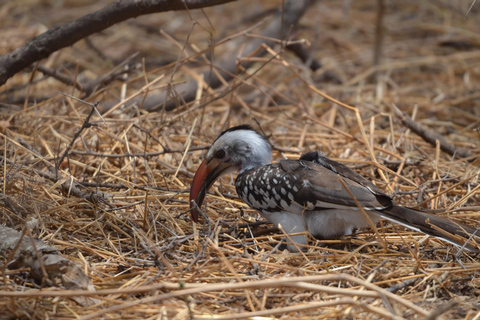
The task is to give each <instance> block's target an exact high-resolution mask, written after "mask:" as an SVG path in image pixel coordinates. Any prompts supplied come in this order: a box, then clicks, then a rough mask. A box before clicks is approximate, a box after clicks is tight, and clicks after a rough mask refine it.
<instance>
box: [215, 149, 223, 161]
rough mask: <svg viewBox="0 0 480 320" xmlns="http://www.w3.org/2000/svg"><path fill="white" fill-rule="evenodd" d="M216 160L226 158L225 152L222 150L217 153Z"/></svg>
mask: <svg viewBox="0 0 480 320" xmlns="http://www.w3.org/2000/svg"><path fill="white" fill-rule="evenodd" d="M215 158H217V159H223V158H225V150H223V149H220V150H218V151H217V152H215Z"/></svg>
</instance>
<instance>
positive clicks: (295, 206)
mask: <svg viewBox="0 0 480 320" xmlns="http://www.w3.org/2000/svg"><path fill="white" fill-rule="evenodd" d="M271 160H272V147H271V145H270V143H269V142H268V140H267V139H266V138H264V137H263V136H262V135H260V134H259V133H258V132H257V131H255V130H253V129H252V128H251V127H250V126H248V125H241V126H237V127H233V128H230V129H228V130H226V131H224V132H222V133H221V134H220V135H219V136H218V137H217V139H216V140H215V141H214V142H213V144H212V146H211V148H210V150H209V151H208V153H207V156H206V158H205V160H204V161H203V162H202V164H201V165H200V167H199V168H198V170H197V172H196V174H195V177H194V178H193V181H192V186H191V190H190V206H191V214H192V219H193V220H194V221H195V222H197V221H198V210H199V208H200V206H201V205H202V202H203V200H204V198H205V194H206V192H207V190H208V189H209V187H210V186H211V185H212V184H213V182H214V181H215V180H216V179H217V178H218V177H219V176H220V175H221V174H224V173H228V172H233V171H239V172H240V173H239V175H238V177H237V179H236V181H235V186H236V189H237V193H238V195H239V196H240V198H241V199H242V200H243V201H245V202H246V203H247V204H248V205H249V206H250V207H251V208H253V209H255V210H257V211H258V212H259V213H260V214H261V215H262V216H263V217H264V218H265V219H267V220H268V221H269V222H271V223H273V224H274V225H275V226H278V225H279V224H280V225H281V227H282V228H283V230H284V231H285V232H286V233H287V234H291V233H296V232H304V231H308V232H310V233H311V234H312V235H313V236H314V237H316V238H319V239H332V238H336V237H339V236H342V235H346V234H351V233H352V232H353V231H354V230H355V229H358V228H364V227H368V226H369V225H370V224H369V221H368V220H367V219H366V218H365V214H363V213H362V212H361V211H360V209H359V207H358V205H357V204H356V202H355V200H357V201H358V203H359V204H360V205H361V206H362V207H363V209H364V212H366V214H367V215H368V217H369V218H370V220H371V222H373V223H377V222H378V221H379V219H380V218H385V219H387V220H390V221H394V222H397V223H399V224H401V225H404V226H407V227H409V228H411V229H413V230H416V231H421V232H423V233H426V234H429V235H433V236H436V237H439V238H442V239H444V240H446V241H448V242H450V243H453V244H456V245H460V246H461V245H463V244H464V243H465V242H466V241H467V239H469V237H470V236H471V235H472V234H475V232H476V230H475V229H474V228H471V227H469V226H465V225H461V224H458V223H455V222H453V221H451V220H448V219H445V218H441V217H437V216H435V215H432V214H428V213H425V212H421V211H416V210H413V209H409V208H405V207H401V206H398V205H396V204H394V203H393V201H392V199H391V198H390V196H388V195H387V194H385V193H384V192H383V191H382V190H380V189H379V188H378V187H377V186H375V185H374V184H373V183H371V182H370V181H368V180H367V179H365V178H364V177H362V176H360V175H359V174H357V173H355V172H354V171H353V170H351V169H350V168H348V167H347V166H345V165H343V164H341V163H338V162H336V161H333V160H331V159H328V158H327V157H324V156H323V155H321V154H320V153H318V152H309V153H306V154H304V155H302V157H301V158H300V159H298V160H280V161H279V162H278V163H271ZM340 179H341V180H343V184H342V182H341V181H340ZM347 188H348V190H347ZM352 196H353V197H352ZM354 198H355V199H354ZM479 233H480V232H479ZM291 239H292V241H293V242H295V243H296V244H297V245H305V244H306V243H307V239H306V237H305V236H304V235H296V236H291ZM471 240H472V239H471ZM466 247H467V249H469V250H471V251H478V246H477V245H476V244H475V242H474V241H473V242H472V241H470V242H468V243H467V245H466ZM288 248H289V249H290V250H292V251H296V247H295V246H294V245H288Z"/></svg>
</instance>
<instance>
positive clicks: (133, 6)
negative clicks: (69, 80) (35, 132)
mask: <svg viewBox="0 0 480 320" xmlns="http://www.w3.org/2000/svg"><path fill="white" fill-rule="evenodd" d="M232 1H235V0H117V1H115V2H114V3H112V4H110V5H108V6H106V7H104V8H102V9H100V10H98V11H95V12H93V13H91V14H88V15H86V16H83V17H81V18H79V19H77V20H75V21H72V22H70V23H67V24H65V25H62V26H58V27H54V28H53V29H50V30H48V31H47V32H45V33H42V34H41V35H39V36H37V37H35V38H33V39H32V40H30V41H29V42H27V43H26V44H25V45H23V46H22V47H20V48H18V49H16V50H15V51H13V52H11V53H9V54H6V55H4V56H1V57H0V86H1V85H3V84H5V82H7V80H8V79H9V78H11V77H13V76H14V75H15V74H16V73H18V72H20V71H22V70H23V69H25V68H27V67H28V66H30V65H31V64H32V63H34V62H36V61H38V60H41V59H44V58H46V57H48V56H49V55H50V54H52V53H53V52H55V51H57V50H60V49H62V48H65V47H68V46H70V45H72V44H74V43H75V42H77V41H79V40H81V39H83V38H85V37H88V36H89V35H91V34H93V33H96V32H99V31H102V30H104V29H106V28H108V27H111V26H112V25H114V24H116V23H119V22H122V21H124V20H127V19H130V18H135V17H138V16H141V15H145V14H150V13H156V12H165V11H177V10H187V9H199V8H205V7H211V6H215V5H219V4H224V3H228V2H232Z"/></svg>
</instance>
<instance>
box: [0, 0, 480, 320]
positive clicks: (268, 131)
mask: <svg viewBox="0 0 480 320" xmlns="http://www.w3.org/2000/svg"><path fill="white" fill-rule="evenodd" d="M379 2H381V1H366V0H365V1H333V0H326V1H315V2H314V3H313V4H312V5H311V6H310V7H309V8H308V9H307V11H306V12H305V14H304V15H303V17H302V18H301V19H300V23H299V26H298V28H297V29H296V30H294V31H292V32H291V33H290V36H291V40H292V41H299V42H300V43H302V44H303V47H304V48H305V49H306V50H307V52H310V53H311V54H312V56H313V58H314V59H316V60H317V61H319V62H320V63H321V65H322V67H321V68H320V69H318V70H316V71H312V70H311V69H310V68H308V67H307V66H306V65H305V64H304V63H303V62H302V61H301V60H300V59H299V58H298V57H297V56H296V55H295V54H294V53H292V52H291V51H290V50H288V49H287V48H285V43H278V44H276V45H272V46H271V47H269V51H268V52H267V53H266V54H265V55H264V56H262V57H253V56H251V57H247V58H243V59H245V60H253V61H254V63H253V64H251V65H250V66H248V68H247V70H246V74H247V75H245V74H242V75H241V76H238V77H235V79H234V80H232V81H230V82H225V83H224V84H223V85H222V86H220V87H218V88H215V89H212V88H206V87H204V90H197V92H196V99H195V101H193V102H190V103H189V104H188V105H185V104H183V103H182V100H181V99H180V98H177V102H178V106H177V107H176V108H174V109H173V110H169V111H164V110H160V111H157V112H147V111H146V110H144V108H143V105H142V101H143V99H144V98H145V99H148V97H149V96H150V95H155V94H158V93H161V92H164V90H165V88H167V87H169V84H172V83H182V82H186V81H189V80H191V79H194V80H195V81H197V82H198V83H199V84H202V83H205V82H208V81H207V79H203V80H202V77H201V76H200V75H201V74H202V72H205V71H208V70H209V69H210V68H211V64H212V63H211V61H214V62H213V63H214V64H216V62H217V61H222V60H224V59H230V60H231V59H237V57H238V56H239V55H240V54H241V52H242V48H244V46H243V45H242V42H243V41H246V40H249V39H255V38H258V35H259V34H261V32H262V30H263V28H264V27H265V25H266V24H268V23H269V22H270V21H271V20H272V19H273V16H274V13H270V14H265V15H260V13H263V12H265V11H267V10H268V9H270V8H276V7H278V6H279V5H280V4H281V3H282V2H281V1H275V2H272V1H238V2H233V3H229V4H225V5H220V6H217V7H212V8H206V9H204V10H192V11H190V12H186V11H177V12H168V13H160V14H152V15H148V16H141V17H138V18H136V19H132V20H128V21H126V22H122V23H119V24H117V25H115V26H113V27H111V28H108V29H106V30H104V31H102V32H99V33H96V34H94V35H92V36H90V37H89V38H88V40H82V41H79V42H78V43H76V44H74V45H73V46H71V47H67V48H64V49H62V50H60V51H58V52H56V53H54V54H52V55H51V56H50V57H48V58H47V59H44V60H41V61H40V63H39V64H38V65H37V66H35V65H34V66H32V67H31V68H30V69H27V70H24V71H23V72H20V73H19V74H17V75H16V76H15V77H13V78H12V79H10V80H9V81H8V82H7V83H6V84H5V85H3V86H2V87H0V97H1V98H0V100H1V101H2V103H1V104H0V139H1V140H2V143H3V145H4V147H3V148H2V149H3V150H2V151H1V153H2V155H1V156H2V159H3V161H2V165H3V166H2V175H1V176H2V178H1V179H2V182H3V183H2V187H3V191H2V192H3V199H4V200H3V202H1V206H0V210H1V214H0V221H1V223H2V225H5V226H7V227H10V228H13V229H16V230H19V231H22V230H24V229H25V228H27V226H28V228H29V230H30V231H31V233H32V234H33V235H34V236H35V237H38V238H40V239H41V240H42V241H44V242H45V243H47V244H49V245H50V246H53V247H55V248H56V249H57V250H59V252H60V253H61V254H62V255H63V256H64V257H66V258H68V259H69V260H71V261H74V262H75V263H76V264H78V265H79V266H80V267H81V268H82V270H84V271H85V272H86V273H87V275H88V276H89V277H90V279H91V281H92V283H93V285H94V287H95V289H96V292H95V293H88V291H85V290H83V291H75V292H73V291H72V290H60V289H55V290H54V289H51V288H44V289H42V290H41V291H39V289H40V287H41V284H40V283H38V282H35V281H34V280H33V279H32V278H30V277H29V275H28V272H27V271H28V270H25V269H21V270H19V269H13V270H8V269H5V267H4V266H5V262H7V261H8V258H3V259H2V260H1V261H2V265H1V266H2V270H3V271H2V279H3V280H2V289H1V290H2V291H1V292H0V293H1V294H2V297H5V296H8V294H6V292H7V291H9V292H19V293H21V294H20V295H18V296H15V297H13V296H12V297H10V298H9V299H0V308H1V309H3V310H6V311H3V313H2V314H1V315H2V316H4V317H5V318H6V319H15V318H18V319H47V318H50V319H52V318H54V319H57V318H58V319H60V318H61V319H67V318H80V319H89V318H104V319H139V318H142V319H150V318H151V319H154V318H155V319H240V318H249V317H250V318H252V319H253V317H255V316H256V317H257V319H259V318H260V317H264V319H273V318H281V319H383V318H395V317H397V318H398V319H401V318H405V319H424V318H426V317H428V316H430V318H429V319H433V318H435V316H440V317H443V319H478V318H479V317H480V306H479V304H478V301H479V295H480V282H479V280H478V275H479V272H480V263H479V261H478V255H476V254H475V253H471V252H468V251H465V250H463V251H461V250H460V249H459V248H457V247H455V246H453V245H450V244H448V243H445V242H442V241H441V240H438V239H435V238H432V237H428V236H425V235H423V234H420V233H416V232H413V231H411V230H408V229H406V228H404V227H401V226H398V225H392V224H390V223H387V222H385V221H384V222H382V223H381V225H379V226H377V230H378V234H379V235H378V236H377V235H376V234H375V233H374V232H372V231H371V230H366V231H364V232H359V233H358V234H356V235H353V236H346V237H343V238H341V239H338V240H331V241H316V240H315V239H311V241H310V243H309V247H308V248H307V250H306V251H305V252H302V253H291V252H288V251H281V250H279V249H278V247H277V244H278V243H279V241H280V240H281V238H282V234H281V233H279V232H278V231H277V232H267V229H268V228H270V227H271V226H270V225H267V224H261V223H255V222H261V221H262V219H261V217H260V216H259V215H258V214H257V213H256V212H255V211H253V210H251V209H250V208H248V207H247V206H246V205H245V204H244V203H242V202H241V200H239V199H238V198H237V196H236V193H235V187H234V184H233V179H234V177H235V176H234V175H232V176H231V177H230V176H229V177H225V178H223V179H221V181H220V182H217V183H216V184H215V185H214V187H213V188H212V189H211V190H210V193H209V194H208V196H207V199H206V204H207V206H206V207H204V210H205V212H206V214H207V216H208V218H209V219H205V220H203V221H202V222H201V223H199V224H195V223H193V222H192V220H191V218H190V214H189V205H188V195H189V187H190V183H191V180H192V178H193V175H194V173H195V169H196V168H197V167H198V165H199V164H200V162H201V160H202V159H203V157H204V156H205V153H206V152H205V151H206V149H207V148H208V146H209V144H210V143H212V142H213V140H214V139H215V137H216V135H217V134H219V133H220V132H221V131H222V130H223V129H225V128H228V127H231V126H234V125H238V124H244V123H248V124H251V125H252V126H254V127H255V128H257V129H258V130H263V132H264V133H265V135H266V136H268V138H269V140H270V141H271V143H272V144H273V146H274V159H279V158H283V157H287V158H298V157H299V155H300V154H301V153H302V152H306V151H311V150H320V151H322V152H324V153H325V154H326V155H327V156H329V157H331V158H333V159H335V160H337V161H339V162H342V163H344V164H346V165H348V166H350V167H351V168H353V169H354V170H355V171H357V172H359V173H361V174H362V175H364V176H365V177H367V178H369V179H370V180H372V181H373V182H374V183H375V184H376V185H377V186H379V187H380V188H381V189H382V190H384V191H385V192H387V193H389V194H391V195H392V196H394V199H395V201H396V202H397V203H399V204H402V205H405V206H412V207H417V208H421V209H422V210H430V211H432V212H435V213H436V214H439V215H442V216H447V217H449V218H451V219H453V220H455V221H458V222H462V223H465V224H468V225H471V226H475V227H478V226H479V225H480V224H479V223H478V221H479V218H480V191H479V188H480V187H479V181H478V179H479V167H478V165H479V160H478V157H479V154H480V143H479V141H480V134H479V127H480V99H479V98H480V95H479V94H478V90H479V89H480V81H479V80H480V37H479V35H480V25H479V24H478V21H479V18H480V17H479V15H480V12H479V11H478V9H477V8H478V4H475V5H474V6H473V8H472V10H471V11H470V12H469V13H468V14H467V12H468V8H469V6H470V4H471V2H470V1H458V2H450V1H433V0H431V1H423V2H417V1H397V2H394V1H385V11H384V15H383V28H382V31H383V41H381V42H378V40H376V39H378V37H376V30H377V25H376V19H377V12H378V3H379ZM21 4H22V5H15V3H14V2H10V3H5V4H3V5H2V7H0V16H1V18H2V19H1V23H0V28H1V30H2V37H1V39H0V41H1V43H2V45H1V46H0V54H2V55H3V54H6V53H8V52H10V51H13V50H14V49H16V48H18V47H19V46H21V45H23V44H24V43H25V42H26V41H28V40H29V39H31V38H32V37H34V36H36V35H38V34H40V33H42V32H45V31H46V30H47V29H49V28H52V27H54V26H56V25H61V24H64V23H67V22H69V21H72V20H74V19H76V18H78V17H81V16H83V15H85V14H88V13H91V12H93V11H95V10H98V9H100V8H102V7H104V6H106V5H108V4H109V1H86V0H82V1H33V0H24V1H21ZM214 43H215V44H216V43H221V44H220V45H218V46H215V50H214V51H213V53H212V50H211V47H212V45H213V44H214ZM376 47H377V48H380V49H379V50H380V51H381V52H382V55H381V58H380V61H379V62H378V63H377V64H374V62H373V61H374V52H375V48H376ZM202 50H204V51H202ZM123 62H125V63H123ZM117 66H120V67H119V68H116V67H117ZM42 68H44V69H43V70H44V71H45V68H48V69H49V70H56V71H57V72H60V73H62V74H63V75H65V77H67V78H69V79H73V81H74V82H81V83H90V82H91V81H93V80H95V79H98V78H99V77H102V76H104V75H107V74H110V73H116V74H117V75H116V77H115V79H114V80H113V81H110V82H108V83H102V84H101V85H100V86H98V87H96V88H94V90H92V92H91V93H89V94H88V95H85V94H83V93H82V92H81V91H80V90H79V89H78V88H76V87H75V86H74V85H73V84H72V83H67V82H62V81H59V80H58V78H57V79H55V78H54V77H53V76H51V75H50V76H46V75H45V74H46V73H44V72H43V71H42ZM47 71H48V70H47ZM47 71H45V72H47ZM62 93H63V94H62ZM65 94H68V95H71V96H74V97H77V98H81V99H83V100H85V101H86V102H88V103H90V104H95V103H97V102H98V105H97V107H98V110H99V111H98V113H97V112H93V114H92V115H91V118H90V120H89V124H88V125H84V124H85V120H86V119H87V116H88V115H89V113H90V111H91V110H92V107H91V105H89V104H86V103H83V102H81V101H78V100H75V99H72V98H70V97H67V96H65ZM178 94H180V95H181V92H180V93H178ZM133 96H135V98H137V100H135V101H136V103H132V101H134V99H133V100H130V97H133ZM214 98H216V99H214ZM334 99H336V100H338V101H339V102H340V103H336V102H335V100H334ZM212 100H214V101H212ZM393 105H395V106H396V107H398V108H399V109H400V110H401V111H402V112H404V113H405V114H407V115H408V116H410V117H411V118H413V120H414V121H415V122H416V123H418V124H420V125H421V126H422V127H423V128H425V129H428V130H430V131H432V132H434V133H435V134H437V135H439V136H442V137H444V138H445V139H446V141H447V142H448V143H449V144H451V145H453V146H454V147H455V148H458V149H462V150H466V151H467V152H469V153H470V154H471V156H470V157H460V156H458V155H457V154H453V155H452V154H449V153H447V152H444V151H442V150H441V149H440V145H439V144H438V145H436V146H434V145H431V144H430V143H428V142H426V141H425V140H424V138H422V137H421V136H419V135H417V134H415V133H414V132H412V131H410V130H409V129H408V128H407V127H406V126H405V124H404V123H402V122H401V121H400V120H399V118H398V117H397V116H395V115H394V112H393V109H392V106H393ZM100 114H101V115H102V116H101V117H100ZM82 126H83V127H82ZM80 129H81V130H80ZM74 138H75V140H74ZM72 141H73V144H72ZM65 151H68V152H67V153H65ZM64 154H65V157H63V159H61V160H62V161H61V162H60V161H59V157H60V156H62V155H64ZM55 172H56V173H57V174H53V176H52V175H48V173H55ZM67 182H68V183H67ZM70 182H73V183H70ZM92 195H93V196H92ZM247 223H253V224H252V225H250V226H248V225H247ZM379 237H380V238H379ZM39 292H40V293H39ZM42 292H44V293H42ZM45 292H46V293H45ZM49 292H50V293H49ZM85 296H88V299H86V300H79V299H78V298H79V297H85Z"/></svg>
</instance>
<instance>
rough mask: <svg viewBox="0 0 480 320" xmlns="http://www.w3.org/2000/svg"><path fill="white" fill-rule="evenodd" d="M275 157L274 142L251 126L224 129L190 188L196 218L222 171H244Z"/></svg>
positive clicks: (191, 203) (191, 205) (193, 214)
mask: <svg viewBox="0 0 480 320" xmlns="http://www.w3.org/2000/svg"><path fill="white" fill-rule="evenodd" d="M271 161H272V146H271V145H270V143H269V142H268V140H267V139H266V138H265V137H263V136H262V135H261V134H259V133H258V132H257V131H255V130H253V129H252V128H251V127H250V126H248V125H241V126H237V127H233V128H230V129H228V130H225V131H224V132H222V133H221V134H220V135H219V136H218V137H217V139H216V140H215V141H214V142H213V144H212V146H211V147H210V150H209V151H208V153H207V156H206V158H205V160H204V161H203V162H202V163H201V164H200V166H199V167H198V169H197V172H196V173H195V177H194V178H193V181H192V186H191V188H190V207H191V213H192V219H193V220H194V221H195V222H196V221H198V208H199V207H200V206H201V205H202V202H203V200H204V198H205V194H206V192H207V190H208V188H210V186H211V185H212V184H213V182H215V180H216V179H217V178H218V177H219V176H220V175H222V174H224V173H228V172H232V171H240V172H243V171H245V170H249V169H253V168H255V167H258V166H263V165H266V164H269V163H270V162H271ZM192 200H195V203H194V202H193V201H192Z"/></svg>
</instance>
